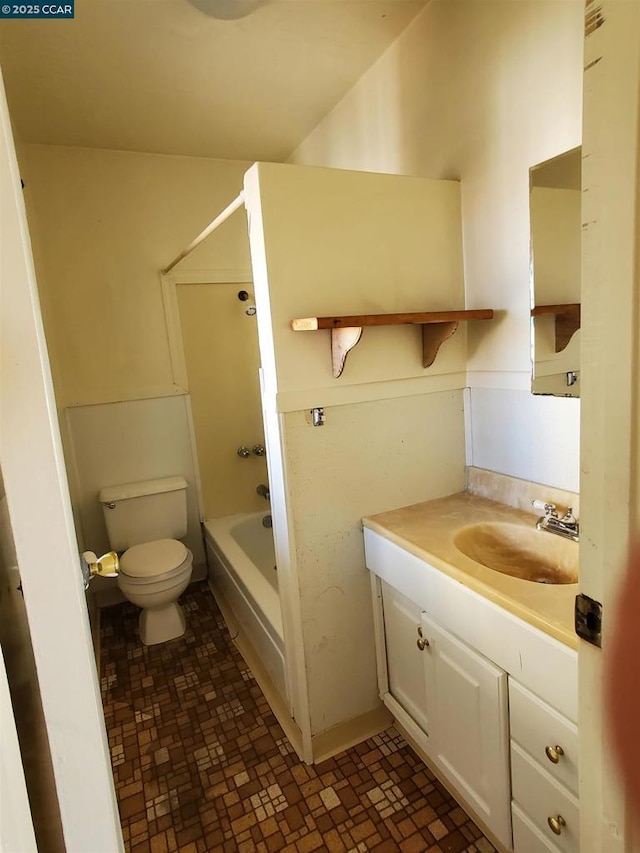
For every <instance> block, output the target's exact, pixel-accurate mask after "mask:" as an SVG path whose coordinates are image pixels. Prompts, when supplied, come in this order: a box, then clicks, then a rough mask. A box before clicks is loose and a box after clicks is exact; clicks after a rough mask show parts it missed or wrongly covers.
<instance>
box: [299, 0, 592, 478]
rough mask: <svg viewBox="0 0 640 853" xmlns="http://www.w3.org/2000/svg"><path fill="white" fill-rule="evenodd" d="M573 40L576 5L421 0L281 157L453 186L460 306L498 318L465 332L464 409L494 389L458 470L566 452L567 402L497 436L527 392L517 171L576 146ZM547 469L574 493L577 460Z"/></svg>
mask: <svg viewBox="0 0 640 853" xmlns="http://www.w3.org/2000/svg"><path fill="white" fill-rule="evenodd" d="M582 42H583V4H582V3H581V2H580V0H558V2H553V3H540V2H536V0H518V2H511V0H457V1H456V2H449V1H448V0H432V2H431V3H429V5H428V6H427V7H426V8H425V10H424V12H423V13H422V14H421V15H420V16H419V17H418V18H417V19H416V20H415V21H414V22H413V24H411V25H410V27H409V28H408V29H407V30H406V31H405V32H404V33H403V34H402V36H401V37H400V38H399V39H398V40H397V41H396V42H395V43H394V45H392V47H391V48H390V49H389V50H388V51H387V52H386V53H385V54H384V55H383V56H382V58H381V59H380V60H379V61H378V62H377V63H376V64H375V65H374V66H373V67H372V68H371V69H370V71H368V72H367V73H366V74H365V75H364V76H363V77H362V78H361V80H360V81H359V82H358V83H357V84H356V86H355V87H354V88H353V89H352V90H351V91H350V92H349V93H347V95H346V96H345V98H344V99H343V100H342V101H341V102H340V103H339V104H338V105H337V106H336V107H335V108H334V109H333V111H332V112H331V113H329V115H328V116H327V117H326V118H325V119H324V120H323V121H322V122H321V123H320V125H318V127H317V128H316V129H315V130H314V131H313V133H312V134H311V135H310V136H309V137H308V138H307V139H306V140H305V141H304V142H303V143H302V144H301V145H300V147H299V148H298V149H297V151H296V152H294V154H293V155H292V158H291V159H292V162H295V163H305V164H314V165H329V166H335V167H339V168H348V169H364V170H372V171H381V172H393V173H398V174H412V175H422V176H428V177H434V178H458V179H460V180H461V185H462V211H463V239H464V264H465V286H466V300H467V307H470V308H474V307H492V308H494V309H496V310H498V311H499V312H500V316H499V320H498V322H496V323H494V324H492V329H491V332H490V334H487V333H486V330H485V329H484V328H481V329H478V330H477V331H476V330H474V329H470V332H469V382H470V385H471V387H472V393H471V395H470V402H471V408H472V410H473V409H474V408H475V407H476V401H477V400H479V399H482V393H483V392H482V390H481V389H482V388H483V387H487V388H493V389H500V390H502V391H503V392H504V393H503V395H502V397H501V400H500V401H498V400H497V399H495V400H494V402H495V406H493V407H488V406H486V405H484V404H483V403H484V401H483V402H482V403H480V404H479V405H478V407H477V412H475V415H472V416H473V417H474V421H475V422H476V424H477V423H478V421H479V420H481V419H482V420H484V426H483V429H482V430H481V432H480V433H479V434H478V436H477V440H476V442H475V445H474V451H475V452H476V453H478V454H479V456H478V458H477V459H476V458H474V459H473V460H472V461H473V462H474V464H481V463H480V461H479V460H480V458H484V457H485V456H487V455H491V459H492V466H493V467H494V469H495V470H498V471H500V472H502V473H505V474H515V475H516V476H518V475H517V473H516V470H515V469H514V467H513V459H514V458H521V457H523V456H528V457H529V460H530V461H529V462H528V464H527V466H526V467H527V468H528V469H530V470H532V471H533V472H534V479H536V480H541V479H542V476H543V475H542V473H540V472H542V471H543V470H548V469H549V468H551V469H554V468H555V465H554V463H555V462H559V463H561V454H562V451H561V450H560V449H559V446H558V445H556V444H555V443H551V444H550V445H547V446H545V447H544V450H543V451H542V452H543V454H544V455H541V452H540V448H539V444H538V442H536V435H538V434H539V433H540V430H541V429H543V430H544V431H550V432H551V433H552V434H556V435H559V434H564V435H567V434H569V435H570V441H571V443H572V445H574V446H577V445H578V443H579V433H578V430H577V428H576V423H577V422H576V418H575V417H574V416H573V414H571V412H573V409H572V408H570V407H571V406H572V405H573V404H571V403H567V408H566V409H564V410H563V409H562V407H558V406H557V405H556V403H555V401H553V400H551V399H550V398H546V397H537V398H534V400H533V401H529V402H530V405H529V407H528V417H527V418H522V419H520V422H519V425H518V430H517V432H515V433H514V432H511V426H512V421H511V420H510V418H509V413H510V412H512V410H513V408H514V407H517V406H518V405H519V404H520V401H521V400H522V399H523V397H522V395H521V394H518V393H517V392H522V391H528V389H529V388H530V336H529V168H530V167H531V166H533V165H534V164H536V163H540V162H542V161H544V160H547V159H549V158H551V157H553V156H555V155H557V154H559V153H560V152H562V151H565V150H568V149H571V148H574V147H576V146H577V145H579V144H580V141H581V128H582V49H583V47H582ZM477 389H478V390H477ZM479 395H480V396H479ZM561 402H562V401H561ZM482 435H487V436H489V435H490V436H492V437H493V438H494V442H495V447H494V450H495V451H496V452H492V453H491V454H488V453H485V452H484V449H483V443H482V438H481V436H482ZM499 448H503V450H504V452H501V451H500V449H499ZM536 448H537V449H536ZM574 458H575V459H577V456H575V457H574ZM560 468H562V470H564V471H565V472H566V477H563V482H562V483H561V484H558V485H562V486H563V487H565V488H567V489H571V490H575V489H576V487H577V482H578V468H577V464H576V465H575V466H574V467H573V468H571V470H568V469H567V467H566V466H565V465H564V463H562V464H561V465H560ZM545 476H546V475H545Z"/></svg>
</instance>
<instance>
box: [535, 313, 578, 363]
mask: <svg viewBox="0 0 640 853" xmlns="http://www.w3.org/2000/svg"><path fill="white" fill-rule="evenodd" d="M545 314H551V315H553V316H554V317H555V336H556V337H555V351H556V352H562V350H563V349H565V348H566V346H567V344H568V343H569V341H570V340H571V338H572V337H573V336H574V334H575V333H576V332H577V331H578V329H579V328H580V303H579V302H567V303H564V304H561V305H536V307H535V308H532V309H531V316H532V317H542V316H544V315H545Z"/></svg>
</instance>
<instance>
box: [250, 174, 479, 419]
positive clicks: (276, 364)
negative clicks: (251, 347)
mask: <svg viewBox="0 0 640 853" xmlns="http://www.w3.org/2000/svg"><path fill="white" fill-rule="evenodd" d="M251 174H252V175H254V176H255V179H256V180H258V181H259V185H260V189H259V195H260V200H258V198H257V195H258V193H255V194H254V195H253V196H252V201H251V203H249V201H248V210H249V212H250V214H251V215H252V216H253V213H254V207H256V206H257V205H259V204H261V205H262V216H263V217H264V234H265V240H266V241H267V248H266V258H267V265H268V279H269V291H268V293H267V292H266V289H265V288H264V287H261V286H260V284H259V283H258V281H257V279H256V300H257V305H258V327H259V331H260V338H261V350H262V358H263V366H264V367H265V371H266V381H267V382H268V383H272V387H270V390H271V391H273V392H275V393H277V394H278V409H279V410H280V411H287V410H296V409H300V408H302V407H303V406H305V405H309V406H310V407H311V406H317V405H323V404H327V403H328V402H336V401H337V399H338V395H341V397H340V400H339V401H340V402H347V401H348V400H352V399H357V398H358V397H359V398H360V399H362V397H361V396H360V395H361V393H362V388H363V387H364V386H366V385H369V386H371V387H370V390H369V396H370V398H373V399H375V398H380V396H383V397H384V396H387V391H386V390H385V391H381V390H380V385H381V383H384V382H392V381H397V380H419V384H418V386H417V387H418V389H419V392H424V391H425V390H427V389H428V388H430V387H431V382H432V379H433V377H447V378H446V379H445V380H444V385H445V387H451V383H452V382H453V383H455V382H456V381H457V382H458V383H460V382H461V378H462V377H463V375H464V369H465V354H466V349H465V342H466V328H465V325H466V324H464V323H462V324H461V328H460V329H459V330H458V332H457V333H456V334H455V335H454V336H453V337H452V338H451V339H450V340H448V341H446V342H445V343H444V344H443V346H442V347H441V349H440V351H439V353H438V356H437V358H436V360H435V362H434V364H433V365H432V366H431V367H429V368H427V369H425V368H423V366H422V343H421V340H422V339H421V332H420V328H419V327H417V326H387V327H379V328H365V329H364V331H363V335H362V339H361V341H360V343H359V344H358V345H357V347H356V348H355V349H354V350H353V351H352V352H351V353H350V354H349V356H348V359H347V362H346V365H345V368H344V372H343V374H342V376H340V377H339V379H335V378H334V377H333V375H332V372H331V358H330V335H331V332H330V331H328V330H321V331H318V332H294V331H292V330H291V328H290V322H291V320H292V319H294V318H300V317H316V316H320V317H322V316H327V315H332V314H347V315H349V314H363V313H365V314H366V313H372V314H384V313H394V312H405V311H428V310H434V311H438V310H448V309H456V308H464V286H463V275H462V240H461V229H460V221H461V214H460V188H459V185H458V183H457V182H455V181H432V180H420V179H415V178H411V179H410V178H398V177H397V176H394V175H375V176H374V175H370V174H364V173H362V172H348V171H342V170H328V169H309V168H307V169H304V168H294V167H292V166H290V165H280V164H273V163H260V164H258V165H257V166H255V167H253V169H252V170H251ZM248 180H249V183H248V184H246V186H247V188H248V187H249V184H250V183H251V182H252V181H253V178H251V179H248ZM254 196H255V198H254ZM255 274H256V271H255V258H254V275H255ZM486 325H488V324H486ZM271 358H272V359H273V364H271V363H269V360H270V359H271ZM456 373H457V374H458V377H457V379H451V378H450V375H452V374H456ZM374 386H375V387H374ZM356 389H359V390H356ZM319 401H320V402H319Z"/></svg>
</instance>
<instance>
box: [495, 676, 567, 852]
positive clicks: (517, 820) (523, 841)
mask: <svg viewBox="0 0 640 853" xmlns="http://www.w3.org/2000/svg"><path fill="white" fill-rule="evenodd" d="M509 705H510V721H511V776H512V797H513V806H512V809H513V838H514V847H515V849H516V851H517V853H538V851H540V853H545V851H558V850H561V851H565V853H577V851H578V850H579V808H578V800H577V794H578V727H577V726H576V725H575V723H573V722H571V720H568V719H566V717H563V716H562V715H561V714H559V713H558V712H557V711H556V710H555V709H554V708H552V707H551V706H550V705H548V704H547V703H545V702H543V701H542V700H541V699H540V698H538V697H537V696H535V695H534V694H533V693H531V692H530V691H528V690H527V689H526V688H524V687H522V686H521V685H520V684H518V682H517V681H515V680H514V679H509Z"/></svg>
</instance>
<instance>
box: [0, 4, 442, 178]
mask: <svg viewBox="0 0 640 853" xmlns="http://www.w3.org/2000/svg"><path fill="white" fill-rule="evenodd" d="M212 1H213V2H215V0H208V2H212ZM200 2H205V0H200ZM424 5H425V0H268V1H267V2H265V3H264V5H262V6H260V7H259V8H257V9H256V10H255V11H253V12H252V13H251V14H249V15H248V16H247V17H243V18H239V19H236V20H221V19H218V18H215V17H211V16H208V15H206V14H203V13H202V12H201V11H200V10H199V9H198V8H196V6H195V5H192V4H191V3H190V2H188V0H76V12H75V15H76V16H75V19H73V20H4V21H2V22H1V23H0V63H1V65H2V69H3V74H4V78H5V86H6V89H7V95H8V99H9V105H10V109H11V114H12V118H13V122H14V126H15V128H16V132H17V135H18V137H19V138H20V140H21V141H22V142H32V143H45V144H57V145H78V146H87V147H98V148H115V149H123V150H130V151H147V152H155V153H164V154H183V155H191V156H204V157H219V158H224V159H241V160H275V161H279V160H283V159H286V157H287V156H288V155H289V154H290V153H291V152H292V151H293V150H294V149H295V148H296V147H297V145H298V144H299V143H300V142H301V141H302V140H303V139H304V138H305V137H306V136H307V135H308V133H309V132H310V131H311V130H312V129H313V128H314V127H315V125H316V124H317V123H318V121H319V120H320V119H321V118H322V117H323V116H324V115H325V114H326V113H327V112H328V111H329V110H330V109H331V108H332V107H333V106H334V104H335V103H337V101H338V100H339V99H340V98H341V97H342V95H343V94H344V93H345V92H346V91H347V90H348V89H349V88H350V87H351V86H352V85H353V84H354V83H355V82H356V81H357V80H358V79H359V78H360V76H361V75H362V74H363V73H364V72H365V71H366V70H367V68H369V67H370V66H371V65H372V64H373V62H375V60H376V59H377V58H378V57H379V56H380V55H381V53H382V52H383V51H384V50H385V49H386V48H387V47H388V46H389V45H390V44H391V43H392V42H393V41H394V40H395V39H396V38H397V37H398V35H399V34H400V33H401V32H402V30H403V29H404V28H405V27H406V26H407V25H408V24H409V23H410V21H411V20H412V19H413V18H414V17H415V16H416V14H418V13H419V12H420V10H421V9H422V8H423V7H424Z"/></svg>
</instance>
